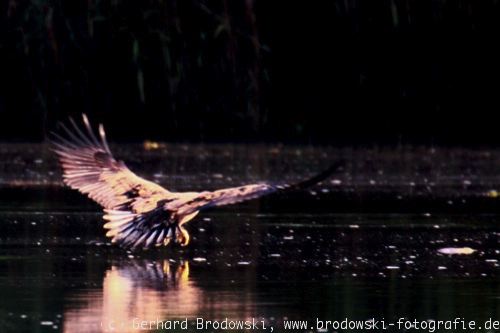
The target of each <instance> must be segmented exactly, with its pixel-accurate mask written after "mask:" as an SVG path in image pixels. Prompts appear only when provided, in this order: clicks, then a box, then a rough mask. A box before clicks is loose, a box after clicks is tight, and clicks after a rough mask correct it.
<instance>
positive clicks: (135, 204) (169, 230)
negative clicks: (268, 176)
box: [53, 115, 336, 249]
mask: <svg viewBox="0 0 500 333" xmlns="http://www.w3.org/2000/svg"><path fill="white" fill-rule="evenodd" d="M83 122H84V124H85V127H86V132H83V131H82V130H81V129H80V128H79V127H78V126H77V125H76V124H75V122H74V121H73V120H71V124H72V125H73V129H72V130H70V129H68V128H67V127H65V126H64V125H63V129H64V131H65V132H66V136H65V137H62V136H60V135H58V134H55V137H56V138H55V140H54V141H53V144H54V151H55V152H56V153H57V155H58V156H59V160H60V162H61V165H62V167H63V170H64V174H63V177H64V182H65V183H66V184H67V185H68V186H70V187H71V188H73V189H76V190H78V191H80V192H81V193H83V194H86V195H87V196H88V197H89V198H91V199H93V200H94V201H96V202H97V203H98V204H100V205H101V206H102V207H103V209H104V212H105V215H104V219H105V220H106V221H107V222H106V224H104V228H106V229H108V232H107V233H106V236H108V237H111V238H112V242H113V243H119V244H120V245H122V246H125V247H130V248H133V249H135V248H139V247H143V248H149V247H152V246H160V245H166V244H168V243H169V242H170V241H171V240H174V241H176V242H178V243H180V244H181V245H187V244H188V243H189V234H188V233H187V231H186V230H185V229H184V227H183V224H185V223H186V222H188V221H190V220H191V219H192V218H194V217H195V216H196V215H197V214H198V213H199V212H200V211H201V210H204V209H206V208H210V207H214V206H222V205H228V204H233V203H237V202H241V201H245V200H250V199H254V198H257V197H260V196H262V195H265V194H269V193H272V192H275V191H278V190H282V189H284V188H290V186H288V185H282V186H276V185H271V184H266V183H262V184H252V185H245V186H241V187H233V188H227V189H221V190H217V191H204V192H170V191H168V190H167V189H165V188H163V187H162V186H160V185H158V184H156V183H153V182H150V181H148V180H145V179H143V178H141V177H139V176H137V175H136V174H134V173H133V172H132V171H130V170H129V169H128V168H127V166H126V165H125V164H124V163H123V162H121V161H117V160H115V158H114V157H113V155H112V154H111V151H110V149H109V147H108V144H107V141H106V136H105V133H104V128H103V127H102V125H100V126H99V138H97V137H96V135H95V134H94V132H93V130H92V127H91V126H90V123H89V121H88V119H87V117H86V116H85V115H83ZM335 168H336V167H335ZM332 172H333V168H330V169H329V170H327V172H324V173H322V174H321V175H318V176H316V177H314V178H312V179H310V180H308V181H306V182H303V183H301V184H299V185H305V186H308V185H311V184H313V183H316V182H318V181H320V180H322V179H323V178H325V177H327V176H328V175H329V174H331V173H332Z"/></svg>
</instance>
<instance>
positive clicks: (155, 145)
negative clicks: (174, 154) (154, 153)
mask: <svg viewBox="0 0 500 333" xmlns="http://www.w3.org/2000/svg"><path fill="white" fill-rule="evenodd" d="M142 145H143V147H144V150H156V149H160V148H165V144H164V143H160V142H156V141H150V140H146V141H144V143H143V144H142Z"/></svg>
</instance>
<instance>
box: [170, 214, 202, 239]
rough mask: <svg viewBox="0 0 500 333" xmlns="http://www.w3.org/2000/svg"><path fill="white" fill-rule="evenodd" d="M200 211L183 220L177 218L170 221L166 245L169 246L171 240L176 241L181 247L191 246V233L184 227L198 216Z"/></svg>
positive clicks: (186, 216) (184, 217) (182, 218)
mask: <svg viewBox="0 0 500 333" xmlns="http://www.w3.org/2000/svg"><path fill="white" fill-rule="evenodd" d="M198 213H199V212H198V211H196V212H194V213H191V214H189V215H185V216H183V217H181V218H176V219H171V220H170V221H169V231H168V234H167V237H166V238H165V240H164V242H163V243H164V245H167V244H168V243H170V240H172V239H174V241H175V242H176V243H177V244H180V245H181V246H186V245H188V244H189V240H190V237H189V233H188V232H187V230H186V229H185V228H184V227H183V226H182V225H183V224H184V223H186V222H188V221H190V220H191V219H193V218H194V217H195V216H196V215H198Z"/></svg>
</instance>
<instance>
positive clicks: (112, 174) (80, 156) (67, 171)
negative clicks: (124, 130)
mask: <svg viewBox="0 0 500 333" xmlns="http://www.w3.org/2000/svg"><path fill="white" fill-rule="evenodd" d="M70 121H71V124H72V125H73V127H74V128H73V131H72V130H70V129H68V128H67V127H66V126H65V125H64V124H61V126H62V128H63V130H64V131H65V132H66V135H67V136H66V137H63V136H61V135H59V134H56V133H53V135H54V140H52V144H53V145H54V151H55V153H56V154H57V155H58V157H59V161H60V162H61V165H62V168H63V171H64V174H63V178H64V182H65V183H66V184H67V185H68V186H69V187H71V188H73V189H76V190H78V191H80V192H81V193H83V194H86V195H87V196H88V197H89V198H91V199H93V200H94V201H96V202H97V203H99V204H100V205H101V206H102V207H103V208H105V209H114V210H119V209H121V208H123V206H126V205H130V204H133V203H134V202H133V201H137V200H138V199H143V200H140V201H141V204H142V205H145V206H147V201H148V200H145V199H148V198H155V199H160V198H162V197H163V198H168V197H169V196H170V192H169V191H167V190H166V189H164V188H163V187H161V186H160V185H158V184H156V183H153V182H150V181H147V180H145V179H143V178H140V177H138V176H137V175H136V174H134V173H133V172H132V171H130V169H129V168H127V166H126V165H125V163H123V162H122V161H117V160H115V158H114V157H113V155H112V154H111V151H110V150H109V147H108V144H107V142H106V136H105V133H104V128H103V127H102V125H100V126H99V136H100V137H99V139H98V138H97V137H96V136H95V134H94V132H93V130H92V128H91V126H90V123H89V121H88V119H87V117H86V116H85V115H83V122H84V124H85V127H86V130H87V133H84V132H82V130H81V129H80V128H79V127H78V126H77V125H76V124H75V122H74V121H73V120H72V119H70ZM156 201H158V200H156ZM156 201H155V202H154V203H155V205H154V206H155V207H156ZM136 208H137V210H141V209H144V208H145V207H136ZM146 208H148V207H146ZM147 210H149V209H147Z"/></svg>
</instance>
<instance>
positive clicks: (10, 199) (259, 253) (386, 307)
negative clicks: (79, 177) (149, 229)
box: [0, 146, 500, 332]
mask: <svg viewBox="0 0 500 333" xmlns="http://www.w3.org/2000/svg"><path fill="white" fill-rule="evenodd" d="M19 147H20V146H8V147H3V148H2V149H0V151H1V152H2V153H0V155H2V154H3V157H4V159H2V161H3V162H2V163H3V164H4V166H3V169H4V172H3V173H0V175H2V176H0V178H1V179H3V186H2V188H0V198H1V199H0V206H1V207H2V210H1V211H0V295H2V296H1V297H0V331H1V332H9V331H12V332H22V331H25V332H54V331H64V332H110V331H113V330H112V328H115V329H116V330H115V331H117V332H133V331H141V330H140V329H139V328H138V327H137V326H134V323H137V321H138V320H143V321H156V320H162V321H164V322H166V321H167V320H174V319H178V320H184V319H185V318H188V319H189V330H188V331H195V328H196V326H192V325H193V323H194V321H195V320H196V318H204V319H205V320H223V319H224V318H229V319H233V320H245V319H249V320H250V319H252V318H255V319H256V320H259V321H263V323H264V324H265V325H266V327H267V328H268V330H269V327H271V326H272V327H273V328H274V329H275V331H283V330H284V328H283V325H284V321H285V320H287V319H291V320H309V322H308V326H309V327H308V328H307V329H300V330H298V331H318V330H317V329H316V327H314V325H313V324H314V323H315V320H316V318H319V319H321V320H339V321H341V320H343V319H345V318H349V319H351V320H367V319H370V318H372V317H375V318H377V319H381V320H382V319H383V320H386V321H387V322H396V321H397V320H398V318H400V317H406V318H408V319H418V320H428V319H440V320H452V319H454V318H455V317H461V318H465V319H466V320H476V321H477V322H484V321H486V320H488V319H489V318H495V319H496V320H499V319H500V318H499V317H500V282H499V280H498V275H499V274H498V273H499V263H498V260H500V258H499V257H500V255H499V254H500V247H499V246H498V239H499V235H500V234H499V229H498V223H499V221H500V215H499V214H498V212H499V210H498V208H497V206H500V202H498V201H497V199H496V196H495V194H494V192H493V191H495V190H496V189H497V185H498V184H500V182H499V181H498V178H497V177H496V176H494V172H493V171H492V170H491V168H492V167H493V166H494V161H496V155H491V154H490V155H489V156H490V157H487V156H486V155H485V154H484V153H481V154H479V153H475V154H477V155H473V156H472V157H478V156H483V157H482V158H483V160H481V161H482V162H481V163H478V162H477V159H476V160H475V161H476V162H475V163H476V164H474V163H470V165H473V166H474V167H473V168H472V169H470V170H467V169H464V167H463V166H464V165H466V164H467V163H466V161H469V160H470V159H471V158H472V157H471V154H472V153H463V154H462V153H458V152H450V151H445V152H442V153H440V154H438V155H439V156H434V157H432V156H431V160H430V162H429V161H428V160H424V161H423V162H421V163H420V164H419V163H418V162H416V164H414V165H411V166H407V167H406V168H402V167H400V166H397V167H395V166H394V163H396V162H394V161H395V157H394V156H397V154H396V153H394V152H391V153H387V152H385V153H383V154H381V155H378V154H374V153H373V152H368V151H365V152H363V151H361V152H356V153H355V154H354V153H351V155H349V154H347V153H346V152H345V151H336V150H335V149H331V148H329V149H330V150H328V149H327V150H326V151H327V152H328V153H327V154H325V153H324V150H323V149H319V150H314V149H312V148H307V149H305V150H303V151H301V152H300V153H298V152H297V149H295V148H294V150H293V151H290V150H289V149H288V150H287V149H285V148H280V149H278V150H272V149H268V148H265V149H264V148H262V147H260V148H255V147H250V148H249V147H243V148H241V147H240V148H234V147H231V148H230V149H226V150H227V151H226V150H224V149H223V148H221V147H215V148H214V147H209V148H200V147H197V148H196V149H194V148H193V149H188V150H187V152H186V151H185V150H183V149H178V150H173V151H172V149H173V148H169V149H168V150H166V151H160V152H159V151H153V152H143V151H142V150H140V149H137V147H136V148H134V149H131V152H128V153H127V150H126V149H125V147H121V148H119V151H121V152H122V153H123V152H125V153H126V154H124V155H125V156H128V157H129V158H130V159H131V160H132V162H133V161H136V162H135V166H136V167H138V168H139V169H141V165H140V163H138V162H137V161H139V160H141V159H143V160H145V161H147V164H146V165H145V170H146V172H145V173H143V174H144V175H147V176H149V177H150V178H152V179H157V180H158V181H159V182H160V183H162V184H167V183H173V184H175V185H176V187H177V188H181V189H188V188H193V189H200V188H208V189H209V188H217V187H219V186H229V185H236V184H240V183H243V182H244V181H245V180H250V181H255V180H262V179H265V178H266V177H269V178H271V179H272V180H279V178H281V177H282V178H285V180H288V181H293V180H295V179H300V178H301V177H302V176H303V174H308V175H310V174H312V173H313V172H314V170H313V169H317V168H320V167H322V166H325V165H327V164H328V161H329V158H330V156H331V155H332V154H333V153H335V155H340V156H344V157H349V156H350V159H348V164H347V167H346V169H344V170H341V171H340V172H339V174H338V175H335V176H334V177H333V178H332V180H331V181H329V182H327V183H324V184H322V185H319V186H317V187H315V188H314V189H311V191H308V192H305V193H298V194H291V195H288V196H285V197H269V198H267V199H263V200H259V201H256V202H251V203H248V204H243V205H239V206H231V207H227V208H224V209H220V210H213V211H208V212H206V213H205V214H202V215H200V216H199V217H198V218H197V219H196V220H194V221H192V222H190V223H189V224H188V229H189V231H190V233H191V235H192V241H191V244H190V245H189V246H188V247H186V248H181V247H177V246H171V247H167V248H161V249H155V250H153V251H138V252H125V251H123V250H122V249H120V248H116V247H114V246H112V245H111V244H109V243H108V242H107V239H106V238H105V237H104V233H103V231H102V221H101V215H100V213H99V209H98V207H97V206H95V205H93V204H92V203H90V202H89V201H87V200H86V199H84V198H82V197H80V196H79V195H77V194H75V193H73V192H72V191H69V190H66V189H64V188H62V187H61V186H60V183H59V180H58V177H59V175H58V173H57V168H56V167H55V165H54V161H53V160H51V157H50V155H43V154H42V156H44V157H43V158H42V159H41V160H37V158H35V157H36V156H37V154H36V151H37V148H36V147H31V146H23V147H24V148H26V147H29V148H30V149H28V150H26V149H24V148H23V149H21V148H19ZM263 149H264V150H263ZM39 151H43V150H39ZM203 151H205V152H208V153H205V154H203V153H202V152H203ZM138 152H139V153H138ZM183 152H184V153H183ZM214 152H218V153H219V154H218V155H217V154H215V155H212V154H211V153H214ZM224 152H225V153H224ZM256 152H258V153H259V154H260V156H261V162H259V163H253V164H251V163H247V162H248V160H251V159H252V157H251V156H253V155H252V154H255V153H256ZM209 153H210V154H209ZM8 154H11V155H8ZM200 154H201V155H200ZM418 154H420V152H416V153H407V154H406V155H405V156H406V157H405V161H406V160H408V161H412V162H415V161H418V158H417V157H416V156H418ZM468 154H469V155H468ZM6 156H14V157H15V159H14V158H11V160H12V161H13V163H14V164H16V163H17V164H18V166H20V165H25V166H27V169H25V170H27V171H24V172H22V173H18V177H17V178H16V177H15V175H16V172H15V170H14V169H13V168H12V167H8V166H9V165H10V164H8V163H7V162H6V158H5V157H6ZM172 156H173V157H172ZM200 156H205V157H204V158H205V160H206V159H208V162H207V161H205V162H203V159H202V161H197V162H196V163H195V162H194V161H195V160H197V159H199V158H200ZM214 156H216V157H214ZM217 156H218V157H217ZM291 156H295V158H293V159H291V158H290V157H291ZM304 156H305V157H304ZM375 156H376V159H374V158H373V157H375ZM426 156H427V155H426ZM450 156H459V157H457V158H455V159H451V158H450ZM485 156H486V157H485ZM0 157H1V156H0ZM365 157H370V158H365ZM169 159H170V160H169ZM127 160H128V159H127ZM287 160H290V161H291V165H292V166H293V165H295V167H292V168H291V169H288V171H285V169H286V167H285V166H286V165H288V164H287ZM311 160H312V161H313V162H311V163H305V161H311ZM367 160H368V162H367ZM396 160H397V159H396ZM155 161H156V162H155ZM169 161H170V162H172V164H175V165H176V166H175V167H173V166H171V165H172V164H169V163H168V162H169ZM186 161H189V163H188V162H186ZM228 161H232V164H231V165H232V166H231V167H229V166H228V164H230V163H229V162H228ZM300 161H303V162H302V163H300ZM233 162H234V163H233ZM397 163H400V164H402V165H406V164H404V163H403V162H402V161H399V162H397ZM129 164H130V163H129ZM247 164H248V165H252V166H253V167H252V168H249V169H245V170H246V171H245V172H237V170H235V169H237V168H236V167H235V165H236V166H242V165H247ZM158 165H161V166H163V167H165V165H169V168H173V169H175V170H177V171H175V173H173V174H175V175H179V176H177V177H174V176H172V175H173V174H172V172H173V171H170V169H169V171H168V172H165V173H164V172H163V171H160V170H161V169H162V168H161V167H159V166H158ZM217 166H219V167H217ZM396 169H397V170H402V171H398V172H396V171H395V170H396ZM18 170H20V168H18ZM391 170H392V171H391ZM436 170H440V173H439V174H440V175H441V177H438V176H436V172H437V171H436ZM478 170H479V171H481V172H483V171H484V174H485V176H484V177H481V173H479V172H478ZM280 175H281V176H280ZM412 175H413V176H412ZM465 247H468V248H471V249H473V250H474V252H472V253H470V254H462V255H447V254H442V253H440V252H439V250H440V249H442V248H465ZM311 327H314V329H311ZM391 330H392V331H398V330H396V329H394V327H392V328H391V329H389V331H391ZM173 331H185V330H182V329H177V330H173ZM319 331H322V330H319ZM328 331H330V332H331V331H333V330H332V329H330V330H328ZM358 331H359V330H358ZM441 331H445V330H441Z"/></svg>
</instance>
